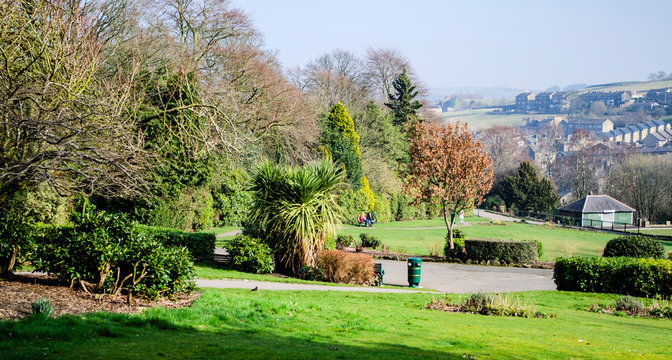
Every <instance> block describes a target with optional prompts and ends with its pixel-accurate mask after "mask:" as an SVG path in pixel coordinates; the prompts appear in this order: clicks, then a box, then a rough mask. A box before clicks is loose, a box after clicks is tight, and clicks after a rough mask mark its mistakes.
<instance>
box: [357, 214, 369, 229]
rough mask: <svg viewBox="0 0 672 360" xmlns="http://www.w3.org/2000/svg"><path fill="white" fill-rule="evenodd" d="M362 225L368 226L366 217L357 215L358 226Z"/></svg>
mask: <svg viewBox="0 0 672 360" xmlns="http://www.w3.org/2000/svg"><path fill="white" fill-rule="evenodd" d="M362 224H364V225H368V223H367V221H366V216H365V215H364V213H362V214H361V215H359V226H362Z"/></svg>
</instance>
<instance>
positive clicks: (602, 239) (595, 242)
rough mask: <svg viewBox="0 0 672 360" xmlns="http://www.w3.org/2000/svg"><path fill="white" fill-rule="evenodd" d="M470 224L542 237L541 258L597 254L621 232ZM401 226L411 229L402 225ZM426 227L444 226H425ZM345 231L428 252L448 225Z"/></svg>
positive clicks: (472, 233) (482, 230)
mask: <svg viewBox="0 0 672 360" xmlns="http://www.w3.org/2000/svg"><path fill="white" fill-rule="evenodd" d="M465 221H467V222H468V223H470V224H471V226H463V227H458V228H460V229H461V230H462V231H464V233H465V234H466V236H467V238H474V239H478V238H486V239H508V240H539V241H541V242H542V243H543V245H544V255H543V257H542V260H549V259H554V258H557V257H559V256H563V255H569V254H573V255H577V256H597V255H598V254H600V253H601V251H602V249H603V248H604V246H605V245H606V244H607V241H609V240H610V239H613V238H614V237H616V236H618V235H615V234H609V233H602V232H596V231H583V230H573V229H563V228H555V227H546V226H537V225H531V224H521V223H506V225H490V224H489V223H488V222H485V221H484V220H483V219H482V218H476V217H467V219H466V220H465ZM400 227H403V228H408V229H399V228H400ZM425 227H441V228H437V229H422V228H425ZM341 232H342V233H345V234H349V235H352V236H353V237H354V238H355V239H356V240H359V234H360V233H363V232H366V233H368V234H372V235H374V236H377V237H378V238H380V240H381V241H382V242H383V243H385V244H386V245H387V246H388V247H389V249H390V251H392V252H400V253H407V254H414V255H428V254H429V250H430V246H439V247H440V248H441V249H443V244H444V242H445V240H444V239H445V236H446V229H445V225H444V223H443V219H434V220H420V221H407V222H396V223H390V224H381V225H376V226H375V227H374V228H359V227H356V226H350V225H346V226H344V227H343V229H342V230H341ZM663 245H664V246H665V248H666V251H669V250H672V242H663Z"/></svg>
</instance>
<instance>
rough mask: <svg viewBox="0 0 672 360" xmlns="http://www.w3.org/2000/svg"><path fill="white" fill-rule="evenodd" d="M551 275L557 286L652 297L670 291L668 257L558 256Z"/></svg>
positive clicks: (671, 267) (670, 263) (671, 273)
mask: <svg viewBox="0 0 672 360" xmlns="http://www.w3.org/2000/svg"><path fill="white" fill-rule="evenodd" d="M553 279H554V280H555V284H556V285H557V287H558V290H568V291H585V292H599V293H614V294H623V295H632V296H646V297H654V296H656V295H660V296H663V297H667V296H670V295H672V261H670V260H663V259H651V258H628V257H606V258H605V257H603V258H595V257H571V258H565V257H561V258H559V259H557V260H556V262H555V268H554V270H553Z"/></svg>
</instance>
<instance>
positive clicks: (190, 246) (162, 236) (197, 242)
mask: <svg viewBox="0 0 672 360" xmlns="http://www.w3.org/2000/svg"><path fill="white" fill-rule="evenodd" d="M139 227H140V228H141V229H142V230H144V231H145V232H147V233H150V234H151V235H152V236H154V238H156V239H157V240H159V241H161V242H162V243H163V244H164V245H166V246H177V247H185V248H187V250H189V253H190V254H191V257H192V258H193V259H194V260H211V259H212V256H213V254H214V252H215V240H216V237H215V234H214V233H210V232H186V231H181V230H175V229H167V228H157V227H152V226H144V225H141V226H139Z"/></svg>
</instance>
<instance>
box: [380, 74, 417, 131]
mask: <svg viewBox="0 0 672 360" xmlns="http://www.w3.org/2000/svg"><path fill="white" fill-rule="evenodd" d="M392 86H393V87H394V94H388V97H389V99H390V101H389V102H387V103H385V106H387V107H388V108H390V110H392V113H393V114H394V124H395V125H397V126H401V127H404V126H405V125H406V123H407V122H408V121H409V119H412V118H416V117H417V115H416V113H417V111H418V109H420V108H421V107H422V103H420V101H418V100H414V99H415V97H416V96H418V91H417V90H416V89H415V86H414V85H413V83H412V82H411V79H410V78H409V77H408V75H406V69H404V71H403V72H402V73H401V74H399V76H397V77H396V78H395V79H394V82H393V83H392Z"/></svg>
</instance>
